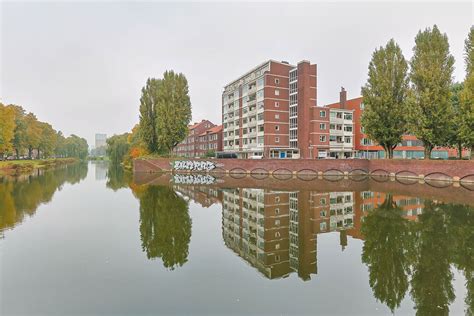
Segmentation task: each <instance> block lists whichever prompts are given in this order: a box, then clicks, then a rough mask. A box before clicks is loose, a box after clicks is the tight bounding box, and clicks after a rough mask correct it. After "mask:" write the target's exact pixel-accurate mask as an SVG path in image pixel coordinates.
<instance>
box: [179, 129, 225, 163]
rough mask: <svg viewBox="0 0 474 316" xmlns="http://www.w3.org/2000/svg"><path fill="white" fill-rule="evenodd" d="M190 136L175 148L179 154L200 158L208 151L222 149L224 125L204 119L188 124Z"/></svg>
mask: <svg viewBox="0 0 474 316" xmlns="http://www.w3.org/2000/svg"><path fill="white" fill-rule="evenodd" d="M188 129H189V134H188V136H187V137H186V138H185V139H184V140H183V141H182V142H181V143H179V144H178V145H177V146H176V147H175V149H174V150H173V151H174V153H175V154H176V155H177V156H181V157H189V158H199V157H204V156H205V155H206V153H207V152H208V151H214V152H217V151H221V150H222V125H219V126H217V125H215V124H214V123H212V122H211V121H208V120H202V121H201V122H199V123H194V124H192V125H189V126H188Z"/></svg>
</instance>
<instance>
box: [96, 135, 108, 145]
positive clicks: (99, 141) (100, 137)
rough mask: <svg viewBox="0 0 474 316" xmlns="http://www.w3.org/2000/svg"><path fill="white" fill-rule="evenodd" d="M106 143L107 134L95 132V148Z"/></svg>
mask: <svg viewBox="0 0 474 316" xmlns="http://www.w3.org/2000/svg"><path fill="white" fill-rule="evenodd" d="M106 145H107V134H95V148H99V147H103V146H106Z"/></svg>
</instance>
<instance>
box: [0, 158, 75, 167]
mask: <svg viewBox="0 0 474 316" xmlns="http://www.w3.org/2000/svg"><path fill="white" fill-rule="evenodd" d="M73 161H75V159H74V158H51V159H40V160H8V161H0V169H10V168H12V167H13V166H27V165H31V166H32V167H33V168H43V167H45V166H46V165H48V164H52V163H55V162H59V163H61V162H73Z"/></svg>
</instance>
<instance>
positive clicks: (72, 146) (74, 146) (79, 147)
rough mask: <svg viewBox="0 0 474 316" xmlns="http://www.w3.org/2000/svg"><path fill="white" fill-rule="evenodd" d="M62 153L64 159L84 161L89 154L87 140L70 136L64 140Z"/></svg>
mask: <svg viewBox="0 0 474 316" xmlns="http://www.w3.org/2000/svg"><path fill="white" fill-rule="evenodd" d="M64 152H65V156H66V157H72V158H79V159H86V158H87V155H88V154H89V145H88V144H87V140H85V139H84V138H81V137H79V136H76V135H74V134H72V135H71V136H69V137H68V138H66V139H65V142H64Z"/></svg>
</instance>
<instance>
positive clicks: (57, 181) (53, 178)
mask: <svg viewBox="0 0 474 316" xmlns="http://www.w3.org/2000/svg"><path fill="white" fill-rule="evenodd" d="M86 175H87V164H83V163H78V164H73V165H66V166H63V167H60V168H57V169H54V170H49V171H46V172H44V173H42V174H37V175H30V176H27V177H24V178H18V179H12V180H8V179H6V178H3V179H2V178H0V231H2V230H4V229H5V228H11V227H14V226H15V225H16V224H17V223H20V222H22V221H23V219H24V217H25V214H28V215H30V216H31V215H33V214H34V213H35V211H36V209H37V208H38V206H39V205H40V204H42V203H47V202H49V201H51V199H52V197H53V195H54V193H55V192H56V191H57V190H60V189H61V186H62V185H63V184H64V183H65V182H68V183H71V184H74V183H77V182H79V181H81V180H82V179H84V178H85V177H86Z"/></svg>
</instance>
